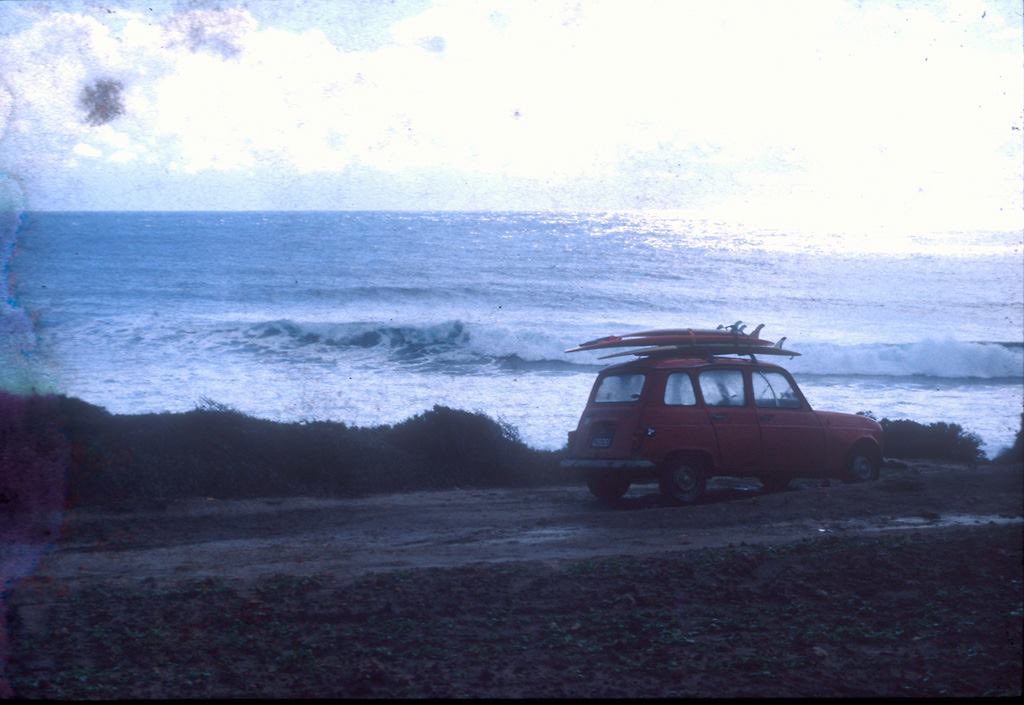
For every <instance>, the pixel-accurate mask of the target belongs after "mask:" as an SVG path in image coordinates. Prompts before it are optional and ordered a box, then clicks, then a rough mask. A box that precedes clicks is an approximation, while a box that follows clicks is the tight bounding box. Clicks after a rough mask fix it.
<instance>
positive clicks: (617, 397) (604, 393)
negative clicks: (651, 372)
mask: <svg viewBox="0 0 1024 705" xmlns="http://www.w3.org/2000/svg"><path fill="white" fill-rule="evenodd" d="M643 388H644V375H628V374H624V375H608V376H607V377H605V378H604V379H602V380H601V384H600V385H599V386H598V388H597V392H596V393H595V394H594V401H596V402H598V403H599V404H603V403H608V402H631V401H636V400H637V399H639V398H640V392H641V391H643Z"/></svg>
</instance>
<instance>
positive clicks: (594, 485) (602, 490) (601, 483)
mask: <svg viewBox="0 0 1024 705" xmlns="http://www.w3.org/2000/svg"><path fill="white" fill-rule="evenodd" d="M629 484H630V483H629V480H627V479H626V478H622V477H606V476H605V477H602V476H597V477H588V478H587V487H588V488H589V489H590V494H592V495H594V496H595V497H597V498H598V499H599V500H601V501H602V502H604V503H605V504H614V503H615V502H617V501H619V500H620V499H622V495H624V494H626V492H628V491H629Z"/></svg>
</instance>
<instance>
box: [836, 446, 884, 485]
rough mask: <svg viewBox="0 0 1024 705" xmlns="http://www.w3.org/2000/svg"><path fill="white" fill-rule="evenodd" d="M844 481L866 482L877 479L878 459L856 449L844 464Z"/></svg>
mask: <svg viewBox="0 0 1024 705" xmlns="http://www.w3.org/2000/svg"><path fill="white" fill-rule="evenodd" d="M843 479H844V480H845V481H846V482H867V481H868V480H877V479H878V461H877V460H875V459H874V458H873V457H871V456H870V455H868V454H866V453H864V452H863V451H856V452H854V454H853V455H852V456H851V457H850V462H849V463H848V464H847V465H846V477H844V478H843Z"/></svg>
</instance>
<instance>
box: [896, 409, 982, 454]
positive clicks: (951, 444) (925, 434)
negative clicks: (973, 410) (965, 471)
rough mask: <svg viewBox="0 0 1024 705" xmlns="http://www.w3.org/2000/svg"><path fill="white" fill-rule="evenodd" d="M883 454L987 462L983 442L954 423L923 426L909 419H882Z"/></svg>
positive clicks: (936, 423) (940, 422)
mask: <svg viewBox="0 0 1024 705" xmlns="http://www.w3.org/2000/svg"><path fill="white" fill-rule="evenodd" d="M879 423H880V424H882V428H883V429H884V430H885V450H884V453H885V455H886V456H887V457H889V458H934V459H936V460H960V461H963V462H967V463H974V462H977V461H979V460H982V459H984V457H985V453H984V451H982V450H981V438H980V437H979V436H978V435H977V434H975V433H970V432H968V431H965V430H964V429H963V427H962V426H960V425H959V424H955V423H945V422H943V421H937V422H935V423H930V424H927V425H925V424H921V423H918V422H917V421H911V420H909V419H896V420H890V419H882V420H881V421H879Z"/></svg>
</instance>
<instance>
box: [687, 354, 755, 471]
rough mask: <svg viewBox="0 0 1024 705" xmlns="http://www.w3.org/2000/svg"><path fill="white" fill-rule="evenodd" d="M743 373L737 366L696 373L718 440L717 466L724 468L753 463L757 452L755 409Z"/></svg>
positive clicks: (747, 466)
mask: <svg viewBox="0 0 1024 705" xmlns="http://www.w3.org/2000/svg"><path fill="white" fill-rule="evenodd" d="M744 376H745V375H744V373H743V370H742V369H739V368H715V369H707V370H701V372H700V374H699V376H698V381H699V386H700V393H701V398H702V400H703V402H704V407H705V409H706V410H707V414H708V420H709V421H710V422H711V425H712V427H713V428H714V429H715V437H716V439H717V441H718V455H719V460H720V469H721V470H723V471H728V472H737V471H741V470H744V469H747V468H752V467H757V466H758V463H759V461H760V456H761V433H760V428H759V426H758V422H757V410H756V409H755V408H754V407H753V406H752V405H751V404H750V403H749V399H748V396H749V395H748V394H747V384H746V381H745V380H744Z"/></svg>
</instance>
